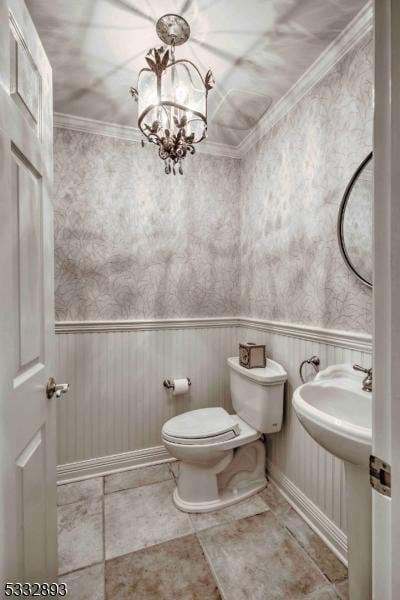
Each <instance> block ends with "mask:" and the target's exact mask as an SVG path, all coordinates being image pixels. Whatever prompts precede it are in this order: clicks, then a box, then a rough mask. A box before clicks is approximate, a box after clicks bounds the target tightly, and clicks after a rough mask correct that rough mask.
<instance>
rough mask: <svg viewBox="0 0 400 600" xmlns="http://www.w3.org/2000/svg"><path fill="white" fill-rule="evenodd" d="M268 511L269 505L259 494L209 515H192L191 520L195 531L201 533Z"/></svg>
mask: <svg viewBox="0 0 400 600" xmlns="http://www.w3.org/2000/svg"><path fill="white" fill-rule="evenodd" d="M266 510H269V508H268V506H267V504H266V503H265V501H264V500H263V498H262V497H261V496H260V495H259V494H257V495H255V496H251V497H250V498H247V499H246V500H242V501H241V502H238V503H237V504H232V505H231V506H227V507H226V508H222V509H221V510H215V511H213V512H209V513H196V514H191V515H190V520H191V521H192V524H193V527H194V528H195V530H196V531H200V530H201V529H207V528H208V527H214V526H215V525H222V524H223V523H229V522H230V521H236V520H237V519H243V518H244V517H250V516H251V515H257V514H259V513H262V512H265V511H266Z"/></svg>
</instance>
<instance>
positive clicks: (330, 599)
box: [285, 586, 338, 600]
mask: <svg viewBox="0 0 400 600" xmlns="http://www.w3.org/2000/svg"><path fill="white" fill-rule="evenodd" d="M305 599H306V600H338V596H337V594H336V592H335V589H334V587H332V586H328V587H326V588H323V589H320V590H316V591H315V592H312V593H311V594H309V595H308V596H305ZM285 600H286V599H285Z"/></svg>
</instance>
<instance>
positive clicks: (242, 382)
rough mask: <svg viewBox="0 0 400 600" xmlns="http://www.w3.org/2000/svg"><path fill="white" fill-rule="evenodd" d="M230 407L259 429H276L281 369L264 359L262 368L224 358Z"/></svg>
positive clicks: (279, 413)
mask: <svg viewBox="0 0 400 600" xmlns="http://www.w3.org/2000/svg"><path fill="white" fill-rule="evenodd" d="M228 366H229V369H230V386H231V396H232V403H233V408H234V410H235V412H236V414H237V415H239V417H240V418H241V419H243V420H244V421H246V423H248V424H249V425H251V426H252V427H254V429H256V430H257V431H259V432H260V433H274V432H276V431H280V429H281V427H282V416H283V388H284V385H285V381H286V380H287V373H286V371H285V369H284V368H283V367H282V366H281V365H280V364H279V363H277V362H275V361H274V360H271V359H270V358H268V359H267V366H266V367H265V368H263V369H261V368H256V369H246V368H245V367H242V366H240V364H239V358H238V357H237V356H233V357H231V358H228Z"/></svg>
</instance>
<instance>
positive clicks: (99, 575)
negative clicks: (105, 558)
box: [60, 563, 105, 600]
mask: <svg viewBox="0 0 400 600" xmlns="http://www.w3.org/2000/svg"><path fill="white" fill-rule="evenodd" d="M61 581H62V582H64V583H66V584H67V586H68V596H67V597H68V598H71V600H104V597H105V592H104V563H101V564H100V565H94V566H93V567H87V568H86V569H81V570H80V571H74V572H73V573H69V574H68V575H62V576H61V577H60V582H61Z"/></svg>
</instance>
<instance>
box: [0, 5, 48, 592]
mask: <svg viewBox="0 0 400 600" xmlns="http://www.w3.org/2000/svg"><path fill="white" fill-rule="evenodd" d="M4 17H5V18H4ZM4 40H6V41H7V43H5V42H4ZM51 186H52V87H51V68H50V65H49V63H48V60H47V58H46V55H45V53H44V51H43V48H42V45H41V43H40V40H39V38H38V36H37V33H36V31H35V29H34V27H33V24H32V21H31V19H30V16H29V14H28V11H27V9H26V7H25V4H24V3H23V1H22V0H0V215H1V219H0V284H1V288H0V289H1V294H0V369H1V370H0V539H1V540H2V542H1V543H0V583H1V584H2V585H4V582H6V581H11V582H13V581H14V582H15V581H20V582H21V581H22V582H24V581H26V582H33V581H39V582H41V581H43V582H44V581H49V582H51V581H56V580H57V548H56V531H57V529H56V479H55V467H56V445H55V410H56V405H55V402H56V400H55V397H53V399H51V400H48V398H47V396H46V384H47V380H48V378H49V377H50V376H54V375H55V373H54V360H53V358H54V351H53V343H54V299H53V206H52V197H51ZM4 541H5V543H4ZM1 594H2V592H0V595H1Z"/></svg>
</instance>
